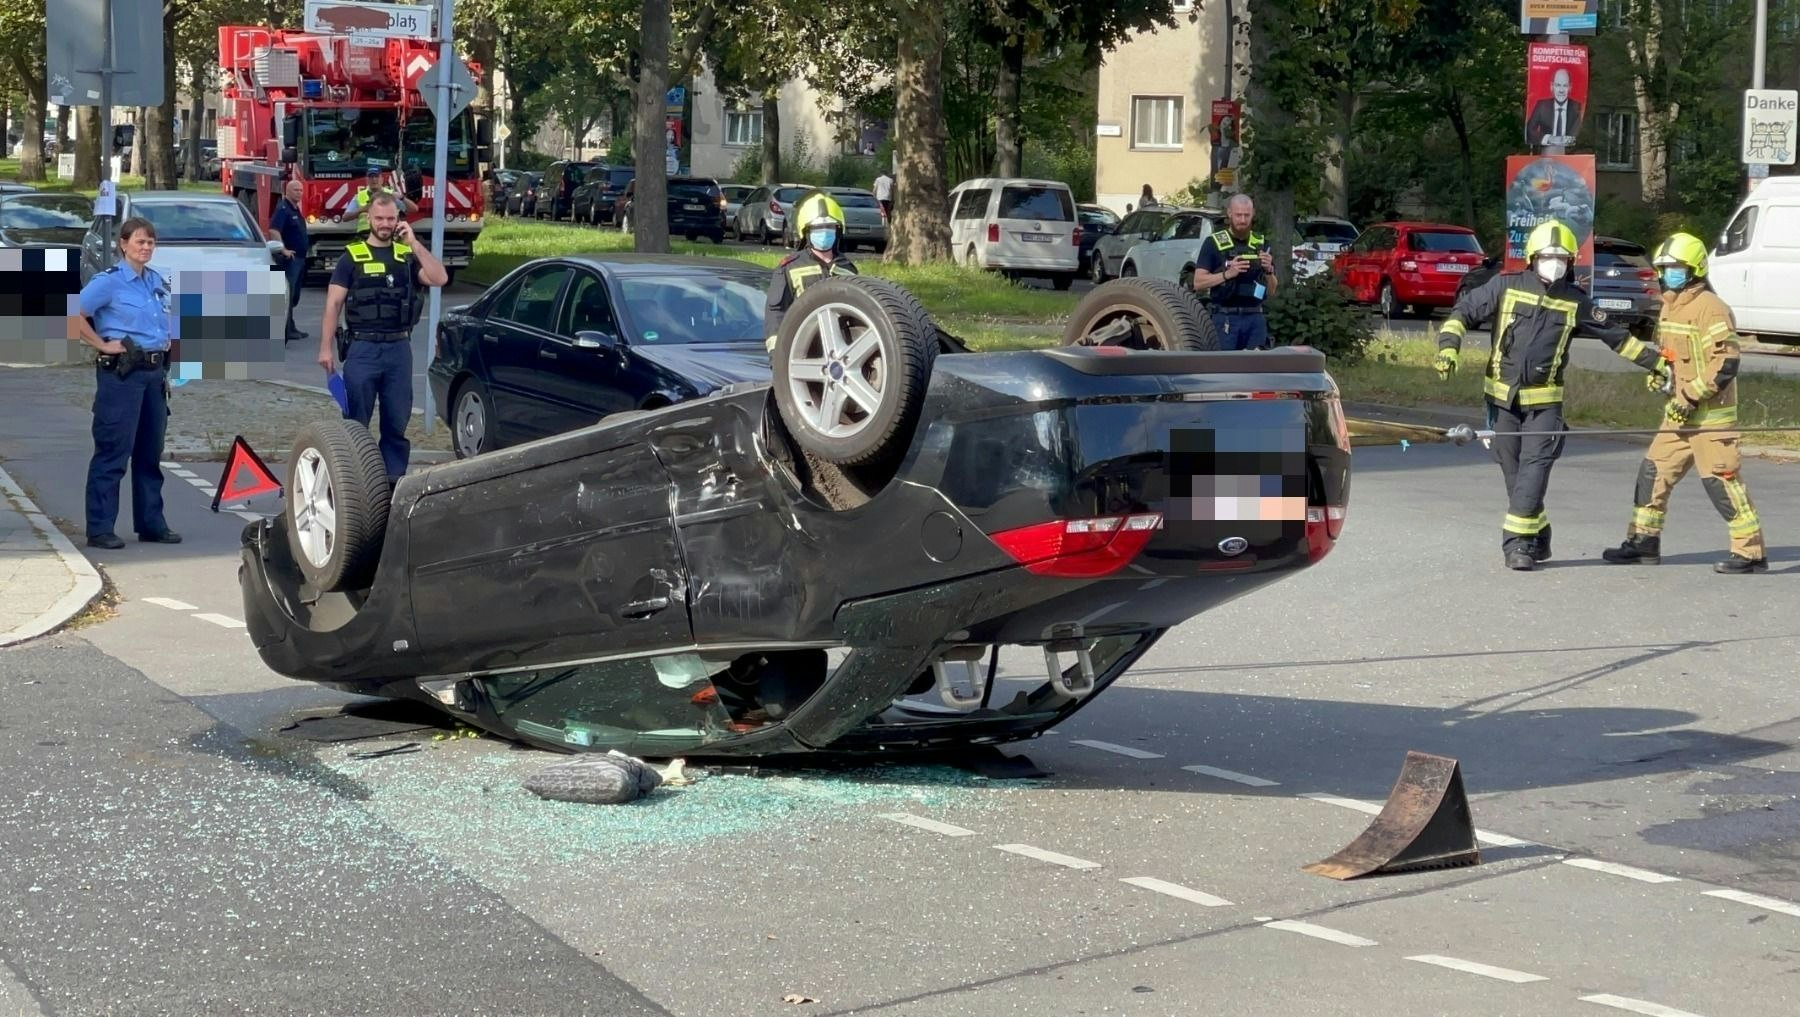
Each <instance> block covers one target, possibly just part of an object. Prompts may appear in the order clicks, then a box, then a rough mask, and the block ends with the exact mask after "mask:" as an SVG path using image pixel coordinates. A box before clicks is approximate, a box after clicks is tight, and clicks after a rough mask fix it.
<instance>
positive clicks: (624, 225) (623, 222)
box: [619, 212, 631, 233]
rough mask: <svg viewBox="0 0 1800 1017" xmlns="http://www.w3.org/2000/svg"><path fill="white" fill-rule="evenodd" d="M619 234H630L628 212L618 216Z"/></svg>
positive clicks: (629, 215)
mask: <svg viewBox="0 0 1800 1017" xmlns="http://www.w3.org/2000/svg"><path fill="white" fill-rule="evenodd" d="M619 232H620V233H630V232H631V213H630V212H626V213H624V214H622V215H620V216H619Z"/></svg>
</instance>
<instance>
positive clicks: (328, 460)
mask: <svg viewBox="0 0 1800 1017" xmlns="http://www.w3.org/2000/svg"><path fill="white" fill-rule="evenodd" d="M288 463H289V466H288V486H287V492H286V496H287V509H286V514H287V529H288V543H289V545H290V546H291V548H292V549H293V552H294V561H295V563H297V564H298V565H299V566H300V571H301V572H302V573H304V574H305V576H306V580H307V582H309V583H311V584H312V585H313V586H315V587H317V588H318V589H319V590H321V591H323V592H326V593H333V592H336V591H338V590H359V589H365V588H367V586H368V584H369V581H370V580H371V579H372V578H373V577H374V574H375V567H376V565H377V564H378V563H379V562H380V560H381V543H382V539H383V538H384V537H385V536H386V535H387V521H388V503H389V500H390V499H391V498H392V497H393V491H392V489H391V488H390V487H389V485H388V478H387V467H386V466H384V465H383V464H382V461H381V449H380V447H379V446H377V445H376V444H375V438H374V436H373V435H371V434H369V431H368V428H365V427H363V426H362V425H361V424H358V423H356V422H355V421H353V420H320V421H316V422H314V423H311V424H308V425H306V426H305V427H303V428H301V430H300V434H299V437H297V438H295V439H294V446H293V452H292V454H291V455H290V456H289V458H288ZM322 510H329V511H322Z"/></svg>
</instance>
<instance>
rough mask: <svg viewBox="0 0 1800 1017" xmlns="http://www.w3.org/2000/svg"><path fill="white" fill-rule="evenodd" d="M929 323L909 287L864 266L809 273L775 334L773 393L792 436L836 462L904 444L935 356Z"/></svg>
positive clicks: (860, 459)
mask: <svg viewBox="0 0 1800 1017" xmlns="http://www.w3.org/2000/svg"><path fill="white" fill-rule="evenodd" d="M937 352H938V340H937V326H936V325H935V324H934V323H933V322H932V320H931V316H930V315H929V314H927V313H926V312H925V308H924V307H922V306H920V304H919V302H918V301H917V300H916V299H914V298H913V296H912V294H910V293H908V292H906V291H905V290H903V289H901V288H900V287H898V286H896V285H894V284H893V283H891V282H888V281H886V280H884V279H876V278H872V277H868V276H863V277H857V278H837V279H827V280H825V281H823V282H818V283H814V284H813V285H811V286H809V287H807V288H806V291H805V292H803V293H801V294H800V296H799V297H798V298H797V299H796V300H795V301H794V303H793V306H792V307H790V308H789V309H788V312H787V315H786V316H785V317H784V318H783V319H782V323H781V330H780V332H779V333H778V334H777V336H776V341H775V350H774V356H773V358H772V360H773V363H772V366H773V368H774V375H775V386H774V387H775V403H776V406H777V408H779V409H780V411H781V418H782V422H783V423H784V424H786V426H787V428H788V430H789V431H790V432H791V433H792V434H793V435H794V438H795V440H796V441H797V442H799V444H800V446H801V447H802V448H804V449H805V450H806V451H808V452H811V453H812V454H814V455H816V456H818V457H819V458H821V459H823V460H825V461H826V462H829V463H833V464H835V465H838V466H860V465H864V464H867V463H871V462H875V461H877V460H881V459H885V458H887V457H889V456H891V455H894V454H896V453H898V452H900V451H902V450H904V449H905V448H906V446H907V444H909V443H910V442H911V440H912V431H913V425H914V423H915V422H916V421H917V420H918V416H919V409H920V407H921V406H922V405H923V404H924V402H925V385H926V381H927V379H928V378H929V377H930V375H931V364H932V361H934V360H935V359H936V358H937Z"/></svg>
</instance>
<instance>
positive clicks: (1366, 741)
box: [0, 408, 1800, 1017]
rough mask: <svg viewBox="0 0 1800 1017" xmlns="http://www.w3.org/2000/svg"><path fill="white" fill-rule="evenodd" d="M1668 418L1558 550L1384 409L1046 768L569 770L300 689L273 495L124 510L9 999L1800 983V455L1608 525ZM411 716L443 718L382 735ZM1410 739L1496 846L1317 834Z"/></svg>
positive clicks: (38, 482) (1174, 995)
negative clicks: (1328, 536)
mask: <svg viewBox="0 0 1800 1017" xmlns="http://www.w3.org/2000/svg"><path fill="white" fill-rule="evenodd" d="M59 413H61V415H56V414H51V415H49V416H43V417H34V419H33V420H31V421H30V422H29V426H27V423H26V422H25V421H21V420H18V419H15V418H12V417H0V457H3V458H4V459H5V462H6V468H7V469H8V470H9V471H10V472H11V473H12V474H13V475H14V476H15V477H16V478H17V479H19V480H20V481H21V482H22V483H24V484H25V485H26V486H27V487H28V488H29V489H30V490H31V492H32V494H33V495H34V496H35V497H36V499H37V500H38V501H39V503H40V504H42V505H44V506H46V507H47V509H48V510H49V511H50V512H51V513H53V514H55V515H59V516H62V517H65V518H71V519H79V517H80V498H81V486H80V476H81V471H82V469H83V465H84V461H85V456H86V451H85V448H86V440H87V439H86V419H85V417H84V416H83V415H82V414H81V413H80V411H79V409H78V408H70V409H69V410H68V411H67V412H61V411H59ZM1639 454H1640V451H1639V449H1637V448H1636V447H1634V446H1630V445H1624V444H1617V443H1609V442H1598V441H1595V442H1577V443H1575V445H1574V447H1572V448H1571V450H1570V452H1569V454H1568V456H1567V457H1566V459H1565V461H1564V462H1563V463H1562V464H1561V465H1560V466H1559V468H1558V470H1557V472H1556V474H1555V478H1554V481H1553V483H1552V488H1551V495H1550V504H1549V511H1550V514H1551V516H1552V519H1553V520H1554V522H1555V527H1556V534H1555V535H1556V541H1557V549H1558V554H1559V557H1558V558H1557V559H1556V560H1555V561H1554V562H1553V563H1552V566H1551V567H1550V568H1548V569H1546V570H1544V571H1542V572H1538V573H1534V574H1515V573H1510V572H1507V571H1505V570H1504V569H1503V568H1502V567H1501V562H1500V555H1499V547H1498V545H1499V533H1498V527H1499V523H1500V517H1501V515H1502V513H1503V511H1504V506H1503V504H1502V503H1501V501H1500V481H1499V476H1498V471H1497V468H1496V467H1495V466H1494V465H1493V464H1492V462H1491V461H1488V460H1487V459H1485V458H1484V457H1483V455H1482V454H1481V453H1480V452H1479V451H1478V450H1477V449H1476V448H1474V447H1464V448H1457V447H1454V446H1438V445H1431V446H1414V447H1412V448H1411V449H1409V450H1406V451H1402V450H1400V449H1397V448H1371V449H1359V450H1358V451H1357V453H1356V460H1355V462H1356V470H1357V472H1356V478H1355V484H1354V492H1353V496H1352V499H1351V508H1350V515H1349V520H1348V523H1347V526H1346V529H1345V532H1344V537H1343V540H1342V542H1341V543H1340V545H1339V546H1338V548H1337V550H1335V551H1334V552H1333V553H1332V555H1331V556H1330V557H1329V558H1328V559H1327V560H1326V561H1325V562H1324V563H1322V564H1321V565H1319V566H1318V567H1317V568H1315V569H1312V570H1310V571H1308V572H1306V573H1304V574H1301V575H1299V576H1296V577H1293V578H1291V579H1289V580H1287V581H1286V582H1284V583H1281V584H1279V585H1277V586H1275V587H1273V588H1270V589H1268V590H1265V591H1262V592H1260V593H1257V594H1254V595H1252V596H1249V597H1247V598H1245V599H1242V600H1239V601H1235V602H1232V603H1230V604H1228V605H1226V606H1224V607H1221V608H1219V609H1217V610H1215V611H1213V612H1211V613H1209V614H1207V615H1205V616H1202V617H1201V618H1198V619H1196V620H1194V621H1192V622H1190V623H1189V624H1187V625H1186V626H1184V627H1182V628H1181V629H1179V630H1177V631H1175V632H1173V633H1171V634H1170V635H1169V636H1168V637H1167V638H1166V639H1165V640H1164V641H1163V642H1162V643H1161V644H1160V645H1159V646H1157V647H1156V648H1155V649H1154V650H1153V651H1152V652H1151V653H1150V654H1149V655H1148V656H1147V657H1146V658H1145V659H1144V660H1143V661H1142V662H1141V663H1140V664H1139V666H1138V667H1137V668H1136V669H1135V670H1134V671H1133V672H1132V673H1131V674H1130V675H1129V676H1128V677H1127V678H1126V679H1125V680H1124V681H1123V682H1122V683H1121V684H1120V685H1119V686H1118V687H1116V688H1114V689H1112V690H1110V691H1108V692H1107V693H1106V694H1105V695H1104V696H1102V697H1101V698H1099V699H1098V700H1097V701H1096V702H1095V703H1094V704H1093V705H1092V706H1091V707H1090V708H1088V709H1086V710H1085V711H1083V712H1082V713H1081V714H1078V715H1077V716H1076V717H1075V718H1072V720H1071V721H1070V722H1068V723H1066V724H1064V725H1063V726H1062V727H1061V728H1060V729H1059V730H1058V731H1056V732H1055V733H1054V734H1052V735H1047V736H1045V737H1044V738H1042V739H1041V740H1039V741H1037V742H1034V743H1030V744H1028V745H1026V746H1023V747H1020V748H1018V749H1015V750H1014V751H1018V752H1022V753H1023V754H1026V755H1028V756H1029V757H1030V758H1031V759H1033V760H1034V761H1036V762H1037V763H1039V764H1040V765H1043V766H1045V767H1047V768H1049V769H1051V770H1053V771H1054V775H1053V776H1052V777H1050V778H1048V779H1045V780H1040V781H994V780H983V779H974V778H971V777H969V776H968V775H966V774H963V773H961V772H960V771H951V770H946V769H942V768H928V769H923V768H896V769H891V770H887V771H879V772H862V773H850V774H844V773H826V772H787V773H780V774H776V775H773V776H765V777H761V778H753V777H714V778H710V779H707V780H702V781H701V782H699V783H698V784H695V785H693V786H692V787H689V788H685V789H670V790H666V791H662V792H659V793H658V794H657V795H656V796H654V797H653V798H652V799H651V800H649V801H647V802H644V803H641V804H638V805H634V806H630V807H623V808H615V809H608V808H604V807H586V808H584V807H578V806H565V805H552V804H548V803H543V802H539V801H537V800H536V799H534V798H532V797H531V796H530V795H529V794H527V793H526V792H524V791H522V790H521V789H520V787H519V780H520V778H521V777H522V776H523V775H525V774H527V773H530V772H531V771H533V770H534V769H536V768H538V767H540V766H542V765H545V764H547V763H549V762H551V761H553V760H554V758H556V757H550V756H547V755H545V754H542V753H537V752H532V751H521V750H517V749H514V748H513V747H511V746H509V745H507V744H505V743H502V742H499V741H497V740H494V739H491V738H479V739H456V740H445V741H434V740H433V732H432V731H429V730H426V731H407V732H401V733H398V734H395V735H393V736H391V737H387V738H383V739H378V740H376V741H374V742H367V741H364V742H350V743H331V742H319V741H307V740H303V739H296V738H295V737H294V733H293V732H288V733H286V734H284V733H283V731H282V729H283V728H284V727H286V726H287V725H289V724H290V723H292V722H293V721H294V720H295V719H296V718H297V717H298V716H300V715H302V714H305V713H307V712H308V711H322V710H325V709H327V708H329V707H331V706H332V705H333V704H337V703H342V702H345V701H346V697H344V696H342V695H340V694H338V693H334V692H329V691H326V690H321V689H316V688H313V687H311V686H307V685H303V684H299V683H295V682H291V681H288V680H286V679H283V678H281V677H279V676H277V675H274V674H272V673H270V672H269V671H267V670H266V669H265V668H264V667H263V666H262V665H261V663H260V662H259V660H258V658H257V656H256V654H255V653H254V651H253V650H252V649H251V647H250V646H249V645H248V641H247V640H246V638H245V635H244V631H243V630H242V628H240V627H238V625H239V621H238V620H239V619H241V618H242V616H243V614H242V611H243V609H242V605H241V602H240V599H239V595H238V593H237V589H236V582H235V578H234V574H235V543H236V540H237V538H238V533H239V530H240V528H241V527H242V526H243V525H244V524H243V522H242V520H239V519H236V518H234V517H232V516H229V515H226V516H214V515H212V514H211V513H209V512H207V511H205V507H204V506H205V498H204V497H203V496H202V495H200V494H199V493H198V492H197V491H192V490H189V489H188V485H184V484H181V483H179V482H176V483H172V484H171V485H170V490H169V498H170V518H171V522H172V524H173V525H174V526H175V527H176V528H177V529H178V530H180V531H182V532H184V533H185V534H186V535H187V537H188V540H187V542H186V543H184V544H182V545H180V546H178V547H163V546H144V545H137V544H133V545H131V546H128V547H127V548H126V549H124V550H122V551H116V552H96V555H95V556H96V560H97V561H99V562H100V563H101V564H102V566H103V567H104V569H105V571H106V573H107V575H108V576H109V577H110V579H111V580H112V582H113V583H114V584H115V585H116V587H117V588H118V590H119V592H120V593H121V595H122V597H123V601H122V603H120V604H119V605H118V607H117V614H116V617H115V618H113V619H112V620H110V621H106V622H104V623H102V624H99V625H96V626H94V627H91V628H87V629H83V630H81V631H78V632H73V633H67V634H64V635H61V636H58V637H55V638H52V639H50V640H46V641H41V642H39V643H37V644H31V645H27V646H25V647H21V648H16V649H12V650H5V651H0V687H4V688H5V689H6V690H7V691H8V693H9V700H8V708H7V710H6V711H5V713H4V715H0V760H3V762H0V765H3V766H4V767H5V771H6V772H7V773H8V774H9V775H10V778H11V779H9V780H7V781H5V782H4V783H3V784H0V899H4V900H6V901H8V902H9V909H8V916H7V917H8V920H7V922H6V923H5V924H4V925H3V926H0V1003H3V1004H4V1005H5V1006H6V1007H8V1008H10V1009H6V1010H5V1012H6V1013H7V1014H9V1015H10V1014H12V1013H14V1012H19V1013H25V1014H37V1013H57V1014H64V1013H67V1014H90V1013H119V1014H164V1013H167V1014H215V1013H216V1014H224V1013H258V1014H271V1015H279V1014H327V1013H329V1014H342V1013H382V1014H386V1013H394V1014H409V1015H427V1014H476V1013H494V1014H499V1013H505V1014H559V1015H560V1014H571V1015H573V1014H596V1013H607V1014H637V1013H658V1012H666V1013H672V1014H680V1015H695V1017H698V1015H712V1014H734V1015H763V1014H771V1015H773V1014H794V1013H808V1014H844V1013H859V1014H883V1015H917V1017H953V1015H981V1017H992V1015H1013V1014H1017V1015H1033V1017H1035V1015H1041V1014H1064V1015H1077V1014H1101V1013H1112V1014H1145V1015H1170V1017H1173V1015H1178V1014H1179V1015H1189V1014H1197V1013H1219V1014H1255V1015H1263V1014H1267V1015H1293V1014H1307V1015H1339V1014H1342V1015H1358V1017H1363V1015H1368V1014H1372V1013H1400V1014H1432V1015H1444V1017H1465V1015H1466V1017H1492V1015H1496V1014H1506V1015H1519V1014H1530V1015H1537V1014H1543V1015H1568V1014H1579V1013H1594V1014H1603V1013H1606V1012H1608V1011H1609V1010H1610V1011H1611V1012H1614V1013H1627V1012H1632V1013H1645V1014H1677V1015H1679V1014H1683V1013H1685V1014H1697V1015H1709V1017H1721V1015H1750V1014H1757V1015H1761V1014H1784V1013H1793V1012H1796V1010H1797V1009H1800V988H1796V986H1795V983H1794V981H1793V974H1792V972H1793V971H1794V970H1795V969H1796V966H1797V964H1796V960H1797V956H1800V904H1797V903H1795V902H1800V866H1797V862H1800V754H1797V753H1796V752H1795V750H1794V746H1793V743H1794V740H1795V737H1796V735H1800V716H1797V713H1800V710H1797V709H1796V707H1795V705H1794V698H1793V691H1792V690H1793V667H1792V661H1793V659H1794V657H1795V655H1796V652H1797V651H1800V624H1797V623H1796V622H1795V618H1794V612H1793V609H1792V606H1793V604H1794V603H1795V597H1794V594H1793V592H1792V589H1791V584H1792V583H1793V582H1795V580H1796V573H1797V572H1800V541H1796V540H1795V539H1794V536H1793V535H1794V534H1795V533H1796V532H1800V467H1795V466H1786V465H1777V464H1773V463H1769V462H1764V461H1757V460H1753V461H1751V462H1750V463H1749V465H1748V466H1747V468H1746V470H1745V474H1746V478H1747V480H1748V482H1749V484H1750V487H1751V490H1752V492H1753V494H1754V496H1755V498H1756V502H1757V506H1758V509H1759V511H1760V512H1761V514H1762V516H1763V519H1764V521H1765V524H1766V527H1767V530H1768V533H1769V539H1770V545H1771V560H1772V562H1773V572H1772V573H1771V574H1768V575H1764V576H1756V577H1747V578H1725V577H1721V576H1717V575H1715V574H1714V573H1713V572H1712V571H1711V569H1710V564H1711V562H1712V561H1713V560H1714V559H1716V558H1717V557H1719V556H1720V555H1721V554H1722V549H1723V545H1724V540H1725V534H1724V526H1723V523H1722V522H1721V521H1720V520H1719V519H1718V517H1717V516H1716V514H1715V513H1714V512H1713V510H1712V509H1711V507H1710V505H1709V504H1708V503H1707V501H1706V499H1705V497H1704V495H1703V494H1702V492H1701V490H1700V488H1699V486H1698V485H1697V484H1694V483H1693V482H1692V480H1691V479H1690V480H1689V482H1688V483H1685V484H1683V485H1682V487H1681V488H1680V489H1679V490H1678V492H1677V495H1676V498H1675V504H1674V506H1673V509H1672V513H1671V515H1672V518H1671V521H1670V525H1669V529H1668V532H1667V535H1666V537H1665V547H1667V549H1668V552H1669V555H1670V557H1669V558H1667V559H1665V562H1666V563H1665V564H1664V565H1663V566H1661V567H1659V568H1636V569H1618V568H1610V567H1604V566H1600V565H1599V564H1598V562H1597V560H1596V559H1597V557H1598V552H1599V550H1600V549H1601V548H1602V547H1603V546H1606V545H1608V544H1611V543H1614V542H1616V541H1617V540H1618V539H1619V537H1620V536H1621V532H1622V530H1623V527H1624V525H1625V521H1626V517H1627V514H1628V512H1629V506H1628V500H1629V495H1630V490H1631V486H1632V478H1633V475H1634V473H1635V470H1636V466H1637V461H1638V456H1639ZM196 469H198V470H199V471H200V472H202V473H204V472H206V470H205V469H203V468H196ZM262 507H264V508H267V509H269V510H271V511H272V510H274V509H276V508H277V507H278V506H276V505H274V504H273V503H265V504H264V505H263V506H262ZM1030 664H1031V661H1030V659H1029V657H1027V656H1024V655H1018V656H1015V657H1009V658H1008V659H1007V661H1006V666H1005V669H1004V672H1003V673H1004V674H1008V675H1011V674H1015V673H1016V674H1024V673H1026V672H1028V671H1029V670H1030ZM405 742H413V743H416V744H417V745H418V746H419V747H420V751H417V752H413V753H410V754H402V755H391V756H386V757H382V758H375V759H359V758H355V756H356V754H358V753H362V752H367V751H369V750H371V749H380V748H385V747H391V746H395V745H399V744H403V743H405ZM1409 749H1418V750H1424V751H1430V752H1436V753H1442V754H1446V755H1450V756H1453V757H1455V758H1457V759H1459V760H1460V762H1461V765H1462V768H1463V774H1464V779H1465V780H1466V782H1467V785H1468V788H1469V790H1470V792H1471V794H1472V796H1473V811H1474V816H1475V821H1476V823H1477V825H1478V826H1479V827H1480V828H1481V829H1482V830H1483V831H1487V833H1486V834H1485V835H1484V840H1485V844H1484V847H1483V860H1482V863H1481V864H1480V865H1478V866H1475V867H1469V868H1461V869H1453V870H1444V871H1434V872H1423V873H1414V874H1406V875H1399V876H1391V877H1385V878H1380V879H1374V880H1366V881H1358V882H1351V883H1338V882H1334V881H1330V880H1326V879H1323V878H1320V877H1317V876H1313V875H1309V874H1306V873H1303V872H1301V871H1300V867H1301V866H1302V865H1304V864H1306V863H1308V862H1311V861H1314V860H1317V859H1319V858H1323V857H1325V856H1327V855H1329V854H1330V853H1332V852H1333V851H1334V850H1336V849H1337V848H1338V847H1339V846H1341V845H1343V844H1344V843H1345V842H1347V841H1348V840H1350V839H1351V838H1352V837H1353V836H1355V835H1356V833H1357V832H1358V831H1359V830H1361V829H1362V828H1363V826H1364V825H1365V823H1366V822H1367V821H1368V818H1369V817H1368V816H1367V815H1366V814H1365V813H1364V811H1362V810H1364V809H1367V808H1369V807H1371V806H1369V805H1368V803H1371V802H1379V801H1380V800H1381V799H1382V798H1383V796H1384V795H1385V794H1386V793H1387V791H1388V788H1389V786H1390V784H1391V783H1392V781H1393V779H1394V776H1395V773H1396V771H1397V768H1398V766H1399V764H1400V761H1401V759H1402V757H1403V755H1404V753H1405V752H1406V751H1407V750H1409ZM1190 768H1198V769H1190ZM789 994H798V995H800V996H802V997H805V998H808V999H812V1000H816V1002H812V1003H805V1004H790V1003H784V1002H783V997H784V996H786V995H789ZM1584 1000H1586V1001H1584ZM1631 1001H1638V1002H1631ZM1655 1007H1662V1008H1665V1009H1656V1008H1655Z"/></svg>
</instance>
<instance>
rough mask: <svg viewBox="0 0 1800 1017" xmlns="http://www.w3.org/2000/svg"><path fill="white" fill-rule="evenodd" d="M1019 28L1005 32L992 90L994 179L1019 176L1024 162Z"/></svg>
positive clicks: (1022, 61) (1022, 45)
mask: <svg viewBox="0 0 1800 1017" xmlns="http://www.w3.org/2000/svg"><path fill="white" fill-rule="evenodd" d="M1019 27H1020V26H1010V27H1009V28H1008V29H1007V35H1006V41H1005V42H1003V43H1001V45H1000V68H999V77H998V80H997V87H996V88H995V89H994V104H995V107H996V108H995V110H994V114H995V115H994V175H995V176H997V177H1016V176H1019V175H1021V172H1022V171H1021V170H1020V168H1019V167H1020V164H1021V163H1022V162H1023V161H1024V160H1023V156H1022V154H1021V150H1022V149H1023V148H1024V144H1025V141H1024V138H1022V137H1021V136H1020V134H1021V124H1020V117H1019V83H1020V81H1021V80H1023V79H1024V77H1025V36H1024V35H1023V33H1022V32H1020V31H1018V28H1019Z"/></svg>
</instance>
